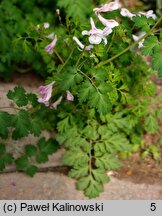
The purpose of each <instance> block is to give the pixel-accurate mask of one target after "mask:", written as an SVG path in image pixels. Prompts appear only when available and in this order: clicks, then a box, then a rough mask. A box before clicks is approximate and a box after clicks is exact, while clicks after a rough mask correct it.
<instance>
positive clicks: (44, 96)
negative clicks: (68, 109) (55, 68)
mask: <svg viewBox="0 0 162 216" xmlns="http://www.w3.org/2000/svg"><path fill="white" fill-rule="evenodd" d="M54 84H55V81H53V82H51V83H50V84H48V85H45V86H40V87H39V93H40V97H39V98H38V102H39V103H43V104H44V105H45V106H50V108H51V109H56V108H57V106H58V105H59V104H60V103H61V101H62V99H63V96H60V97H59V98H58V99H57V100H56V101H55V102H54V103H50V99H51V97H52V89H53V85H54ZM66 99H67V100H68V101H73V100H74V96H73V95H72V94H71V92H70V91H68V90H67V91H66Z"/></svg>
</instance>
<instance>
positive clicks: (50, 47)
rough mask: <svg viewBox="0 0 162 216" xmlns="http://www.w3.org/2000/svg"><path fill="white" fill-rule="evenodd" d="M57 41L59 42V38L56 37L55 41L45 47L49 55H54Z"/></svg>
mask: <svg viewBox="0 0 162 216" xmlns="http://www.w3.org/2000/svg"><path fill="white" fill-rule="evenodd" d="M57 40H58V39H57V36H55V38H54V39H53V41H52V42H51V43H50V44H48V45H47V46H46V47H45V51H46V52H48V53H49V54H52V53H53V49H54V47H55V45H56V42H57Z"/></svg>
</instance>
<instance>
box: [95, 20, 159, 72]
mask: <svg viewBox="0 0 162 216" xmlns="http://www.w3.org/2000/svg"><path fill="white" fill-rule="evenodd" d="M161 21H162V16H161V17H160V18H159V20H158V21H157V22H156V23H155V25H154V26H153V27H152V28H151V29H150V31H149V32H148V33H146V34H145V35H144V36H143V37H141V38H140V39H139V40H138V41H136V42H134V43H133V44H131V45H129V46H128V47H127V48H126V49H124V50H122V51H121V52H119V53H118V54H116V55H114V56H113V57H111V58H110V59H107V60H106V61H102V62H100V63H99V64H97V65H96V66H95V68H99V67H101V66H103V65H105V64H107V63H109V62H111V61H113V60H114V59H116V58H118V57H119V56H121V55H122V54H124V53H125V52H127V51H128V50H129V49H130V48H132V47H134V46H136V45H137V44H138V43H139V42H140V41H142V40H143V39H145V38H146V37H148V36H149V35H150V34H151V33H152V32H153V30H154V29H155V28H156V26H157V25H158V24H159V23H160V22H161Z"/></svg>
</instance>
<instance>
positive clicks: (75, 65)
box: [75, 46, 85, 67]
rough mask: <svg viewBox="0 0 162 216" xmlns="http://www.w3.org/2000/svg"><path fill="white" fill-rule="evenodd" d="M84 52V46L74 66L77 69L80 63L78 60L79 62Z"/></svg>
mask: <svg viewBox="0 0 162 216" xmlns="http://www.w3.org/2000/svg"><path fill="white" fill-rule="evenodd" d="M84 51H85V46H84V49H83V51H82V53H81V55H80V56H79V58H78V61H77V63H76V65H75V66H76V67H78V65H79V63H80V60H81V59H82V57H83V56H84Z"/></svg>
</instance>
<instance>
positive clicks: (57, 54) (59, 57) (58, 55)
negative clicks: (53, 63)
mask: <svg viewBox="0 0 162 216" xmlns="http://www.w3.org/2000/svg"><path fill="white" fill-rule="evenodd" d="M53 51H54V53H55V54H56V56H57V58H58V59H59V60H60V62H61V63H62V64H65V62H64V60H63V59H62V57H61V56H60V54H59V53H58V52H57V51H56V50H55V49H53Z"/></svg>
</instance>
